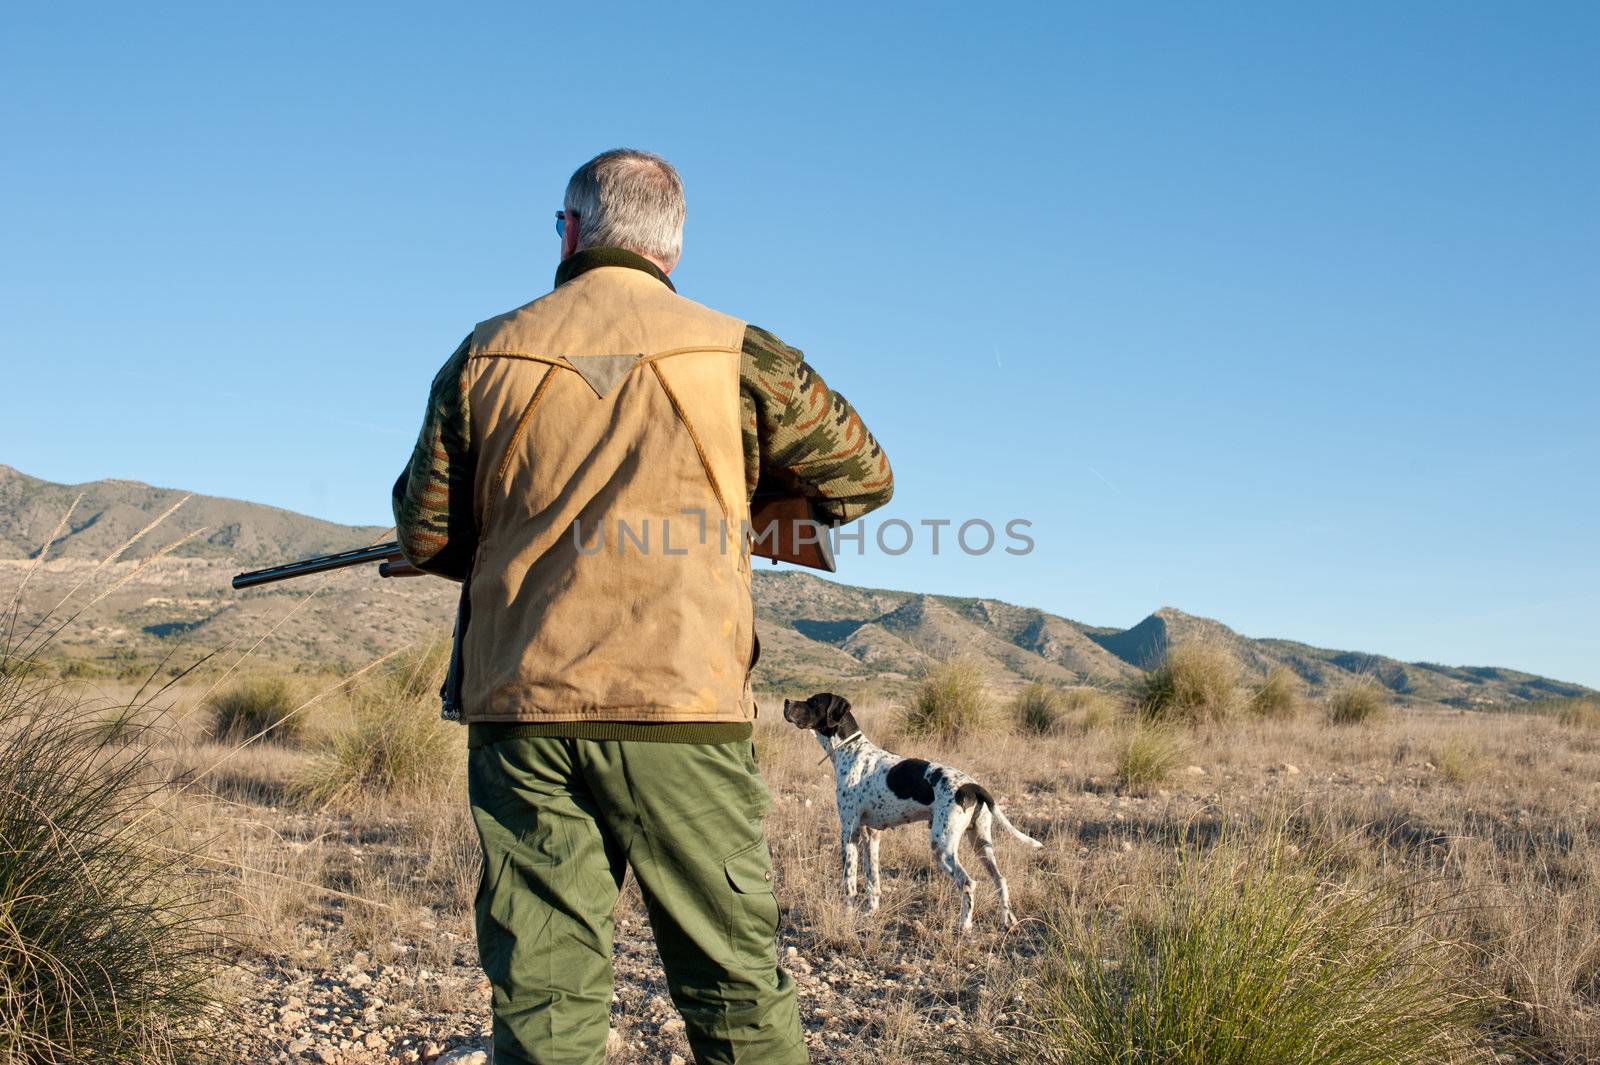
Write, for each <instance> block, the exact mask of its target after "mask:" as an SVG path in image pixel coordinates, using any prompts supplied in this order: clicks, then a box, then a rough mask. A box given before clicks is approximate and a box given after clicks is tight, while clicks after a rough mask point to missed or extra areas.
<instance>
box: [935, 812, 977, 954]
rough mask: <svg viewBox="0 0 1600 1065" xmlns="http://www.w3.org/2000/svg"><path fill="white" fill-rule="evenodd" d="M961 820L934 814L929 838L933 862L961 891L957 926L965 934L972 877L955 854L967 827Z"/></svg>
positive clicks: (969, 916)
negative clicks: (930, 839) (931, 845)
mask: <svg viewBox="0 0 1600 1065" xmlns="http://www.w3.org/2000/svg"><path fill="white" fill-rule="evenodd" d="M963 820H964V818H960V817H944V818H941V817H938V816H935V817H934V819H933V831H932V833H931V838H932V843H933V861H934V864H935V865H937V866H938V867H939V868H941V869H943V870H944V871H945V872H946V873H948V874H949V875H950V879H951V880H954V881H955V882H956V887H957V888H959V889H960V891H961V919H960V920H959V921H958V922H957V928H958V930H959V931H961V932H962V933H963V934H965V933H967V932H970V931H971V930H972V877H971V875H969V874H968V873H967V871H966V869H965V868H963V867H962V865H961V859H960V857H959V856H958V854H957V852H958V851H959V849H960V847H961V836H962V834H963V833H964V832H966V829H967V826H966V825H965V824H963V823H962V821H963Z"/></svg>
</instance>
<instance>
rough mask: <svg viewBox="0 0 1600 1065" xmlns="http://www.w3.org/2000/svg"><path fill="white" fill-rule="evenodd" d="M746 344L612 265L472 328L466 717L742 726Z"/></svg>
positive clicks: (750, 638)
mask: <svg viewBox="0 0 1600 1065" xmlns="http://www.w3.org/2000/svg"><path fill="white" fill-rule="evenodd" d="M743 337H744V323H743V322H741V321H738V320H737V319H734V318H730V317H728V316H726V315H723V314H719V313H717V312H716V311H713V310H710V309H709V308H706V307H702V306H700V305H699V304H697V303H694V302H692V301H690V300H687V299H684V298H683V297H681V296H679V295H677V294H676V293H674V292H673V291H672V290H671V289H669V288H668V287H667V286H666V285H664V284H662V283H661V282H660V281H659V280H657V279H656V278H654V277H652V276H651V275H649V274H647V273H645V272H644V271H642V270H636V269H631V268H628V267H622V266H603V267H598V268H595V269H591V270H588V271H586V272H585V273H583V274H580V275H579V276H578V277H576V278H574V279H572V280H571V281H568V282H567V283H565V284H563V285H561V286H560V287H558V288H557V289H556V290H555V291H554V292H552V293H550V294H549V295H548V296H545V297H543V298H541V299H538V300H535V301H534V302H533V303H530V304H528V305H527V306H525V307H521V308H518V309H517V310H514V311H511V312H510V313H508V314H504V315H501V316H500V317H498V318H492V319H490V320H489V321H487V322H484V323H482V324H481V325H479V326H478V327H477V329H476V330H475V331H474V333H473V338H472V347H471V351H470V354H469V357H468V362H467V367H466V374H465V378H464V387H465V388H466V390H467V395H468V400H469V404H470V407H469V409H470V410H471V413H472V425H471V431H472V434H473V441H474V443H475V445H476V447H477V452H478V460H477V483H476V485H475V486H474V502H475V505H476V507H477V511H478V513H477V518H478V526H479V547H478V555H477V559H476V562H475V564H474V566H473V573H472V577H471V582H472V583H471V587H470V596H471V621H470V623H469V625H468V627H467V632H466V637H465V642H464V647H463V655H464V658H463V665H464V678H463V689H462V704H463V718H464V720H466V721H469V722H473V721H477V722H488V721H640V722H657V721H679V722H681V721H692V722H711V721H747V720H750V719H751V718H752V717H753V716H754V713H755V703H754V700H753V699H752V697H751V693H750V684H749V672H750V667H751V665H752V664H753V663H752V658H753V655H754V639H755V637H754V617H753V609H752V604H751V599H750V564H749V557H748V555H747V553H746V550H745V544H744V540H743V537H742V530H743V529H744V525H745V522H746V521H747V517H748V506H747V503H746V499H745V487H744V485H745V479H744V448H743V438H742V435H741V428H740V403H739V367H740V358H741V354H740V351H741V345H742V343H743ZM575 530H576V532H575ZM725 530H726V531H725ZM578 534H581V541H580V537H579V535H578Z"/></svg>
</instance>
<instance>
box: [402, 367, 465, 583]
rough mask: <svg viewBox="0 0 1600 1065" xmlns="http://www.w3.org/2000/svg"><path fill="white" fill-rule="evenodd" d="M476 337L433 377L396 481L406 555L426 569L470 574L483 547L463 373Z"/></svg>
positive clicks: (454, 574)
mask: <svg viewBox="0 0 1600 1065" xmlns="http://www.w3.org/2000/svg"><path fill="white" fill-rule="evenodd" d="M471 340H472V338H471V337H470V336H469V337H468V338H467V339H466V340H463V341H462V342H461V346H460V347H459V348H457V349H456V351H455V354H454V355H451V356H450V359H449V361H447V362H446V363H445V364H444V366H443V368H442V369H440V370H439V373H438V374H437V375H436V376H435V377H434V379H433V385H432V387H431V388H430V389H429V390H428V409H427V412H426V414H425V415H424V417H423V420H422V432H421V434H420V435H418V437H417V445H416V447H415V448H413V449H412V451H411V461H410V462H409V463H407V464H406V468H405V472H403V473H401V474H400V479H399V480H398V481H396V482H395V484H394V528H395V536H396V537H397V538H398V539H399V541H400V550H401V552H402V553H403V554H404V555H405V556H406V560H407V561H408V562H410V563H411V564H412V565H413V566H416V567H417V568H418V569H420V570H425V571H426V572H428V573H437V574H439V575H440V576H444V577H451V578H454V579H456V580H462V579H464V578H465V577H466V576H467V574H468V571H469V570H470V569H471V567H472V556H473V553H474V551H475V550H476V549H477V521H476V519H475V518H474V516H473V509H472V483H473V464H474V460H475V455H474V452H473V450H472V428H471V423H470V421H469V411H468V409H467V397H466V392H465V389H464V384H463V381H462V374H463V371H464V370H465V368H466V363H467V349H468V347H469V346H470V343H471Z"/></svg>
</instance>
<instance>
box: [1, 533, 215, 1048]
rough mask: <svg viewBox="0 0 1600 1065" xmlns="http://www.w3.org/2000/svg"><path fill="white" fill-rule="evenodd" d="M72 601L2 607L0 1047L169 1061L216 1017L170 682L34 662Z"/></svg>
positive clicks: (207, 914)
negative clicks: (130, 680) (30, 610)
mask: <svg viewBox="0 0 1600 1065" xmlns="http://www.w3.org/2000/svg"><path fill="white" fill-rule="evenodd" d="M66 521H67V519H66V518H65V517H64V518H63V519H62V526H61V527H64V526H65V524H66ZM61 527H58V528H57V530H56V534H59V533H60V531H61ZM56 534H53V535H52V539H53V537H54V535H56ZM125 546H126V545H125ZM41 558H42V555H41ZM91 591H92V590H91ZM74 594H76V590H75V593H74ZM87 594H88V593H86V594H85V598H87ZM18 595H19V596H20V589H19V592H18ZM68 598H69V599H70V598H71V597H70V596H69V597H68ZM82 609H83V608H82V607H81V606H77V605H73V606H68V605H67V604H66V603H65V602H63V603H62V604H61V606H59V607H57V610H58V611H61V613H60V614H47V615H46V616H45V617H43V618H42V619H41V620H39V621H36V622H33V623H25V622H23V621H22V620H21V618H22V614H21V610H20V598H14V599H13V601H12V602H11V603H10V604H9V605H8V606H7V607H6V609H5V610H4V611H3V612H0V1061H5V1062H16V1063H18V1065H68V1063H76V1062H86V1061H95V1062H106V1063H108V1065H123V1063H126V1065H135V1063H137V1065H166V1063H172V1062H176V1061H179V1060H186V1059H188V1058H189V1056H190V1055H191V1054H193V1053H194V1052H196V1050H197V1048H198V1047H199V1046H201V1045H203V1043H204V1041H205V1039H206V1036H207V1034H208V1027H209V1022H210V1021H211V1020H212V1019H213V1017H214V1012H213V1010H212V1005H213V1000H212V998H211V994H212V990H213V988H212V986H211V979H212V976H213V973H212V971H211V970H212V965H213V963H214V959H215V956H216V952H215V948H216V945H217V931H218V925H217V924H216V921H215V917H216V913H215V911H214V910H213V908H212V901H213V900H212V899H211V897H210V896H209V894H208V890H207V889H208V887H209V884H208V882H207V880H206V879H204V878H203V877H202V875H201V874H200V872H199V869H198V867H197V863H198V862H199V861H200V860H201V856H200V855H199V854H198V853H196V852H195V851H194V850H192V849H191V848H190V847H188V846H187V845H186V844H185V841H184V840H183V838H182V837H181V835H179V834H178V833H177V832H176V831H174V826H173V820H172V817H171V814H172V808H171V803H172V799H173V793H172V789H171V787H170V782H169V779H168V777H167V775H166V772H165V769H166V767H165V765H164V760H163V757H162V755H161V753H160V751H161V748H162V747H163V746H164V745H165V743H166V742H167V740H168V738H169V737H170V736H171V735H172V730H171V722H170V718H169V717H168V715H167V712H166V711H167V708H168V706H169V704H170V699H169V698H168V694H169V693H167V692H166V691H165V690H163V689H162V688H161V687H160V686H159V685H158V684H154V683H153V681H151V682H147V686H145V687H141V688H140V689H138V690H137V691H135V692H134V693H133V694H132V695H130V696H128V697H127V698H123V699H116V698H111V699H106V698H101V697H98V696H96V695H95V693H93V692H90V691H88V690H86V689H85V688H84V687H82V686H81V685H79V684H77V683H75V682H73V681H71V680H61V679H56V674H55V672H54V671H53V670H49V669H45V668H43V667H42V663H43V662H44V655H45V653H46V652H47V651H48V650H49V648H50V646H51V641H52V640H53V639H54V638H55V636H56V635H57V634H59V633H60V632H61V631H62V629H63V628H65V627H66V626H68V625H70V624H72V623H73V622H74V621H75V620H76V618H77V617H78V615H79V613H80V612H81V610H82ZM180 672H181V671H180Z"/></svg>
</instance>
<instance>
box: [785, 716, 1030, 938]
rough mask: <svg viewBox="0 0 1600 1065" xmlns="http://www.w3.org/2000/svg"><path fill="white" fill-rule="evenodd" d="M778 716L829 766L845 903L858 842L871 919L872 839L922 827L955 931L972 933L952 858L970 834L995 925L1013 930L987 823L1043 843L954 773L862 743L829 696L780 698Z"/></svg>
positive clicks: (964, 888)
mask: <svg viewBox="0 0 1600 1065" xmlns="http://www.w3.org/2000/svg"><path fill="white" fill-rule="evenodd" d="M783 717H784V720H785V721H788V722H789V723H790V724H792V725H794V726H795V727H797V728H801V729H810V730H811V731H812V732H814V733H816V737H817V742H818V743H820V744H821V745H822V749H823V750H824V751H826V752H827V754H828V757H829V759H831V760H832V762H833V775H834V782H835V787H836V789H837V790H836V797H837V800H838V805H839V854H840V859H841V860H842V861H843V863H844V891H845V894H846V895H847V896H848V897H850V898H852V899H853V898H855V897H856V865H857V861H858V858H859V855H860V850H859V845H860V844H861V843H865V844H866V863H865V864H866V870H865V872H866V881H867V906H866V908H867V912H868V913H871V912H872V911H873V910H876V909H877V908H878V902H879V898H880V895H879V887H878V834H879V833H880V832H881V831H882V830H884V829H886V828H894V827H895V826H896V825H908V824H911V823H912V822H914V821H927V822H929V842H930V843H931V844H932V846H933V861H934V864H935V865H937V866H938V867H939V868H940V869H943V870H944V871H945V872H946V873H948V874H949V875H950V878H951V879H952V880H954V881H955V882H956V886H957V887H958V888H960V889H961V920H960V929H961V931H963V932H965V931H967V930H968V929H970V928H971V927H972V877H970V876H968V875H967V871H966V870H965V869H963V868H962V867H961V861H960V858H959V856H958V854H957V851H958V850H959V848H960V845H961V836H962V834H963V833H965V832H966V831H968V829H969V828H970V829H971V831H972V834H973V837H974V839H975V840H976V842H977V846H978V857H979V858H981V859H982V860H983V865H984V868H986V869H988V870H989V875H990V876H991V877H993V878H994V886H995V887H996V889H998V890H999V892H1000V920H1001V923H1002V924H1004V925H1005V927H1007V928H1010V927H1011V926H1012V925H1014V924H1016V922H1017V918H1016V915H1014V914H1013V913H1012V912H1011V894H1010V892H1009V891H1008V890H1007V888H1006V878H1005V877H1004V876H1002V875H1001V874H1000V865H999V863H998V862H996V861H995V858H994V837H993V836H992V835H991V827H992V822H996V821H998V822H999V823H1000V827H1001V828H1003V829H1005V830H1006V831H1007V832H1009V833H1011V834H1012V835H1013V836H1015V837H1017V838H1018V839H1019V840H1021V841H1022V842H1024V843H1027V844H1030V845H1031V846H1034V847H1042V846H1044V844H1042V843H1040V842H1039V841H1038V840H1036V839H1034V838H1032V837H1031V836H1027V835H1024V834H1023V833H1022V832H1020V831H1018V830H1017V828H1016V827H1014V826H1013V825H1012V824H1011V822H1010V821H1007V820H1006V815H1005V814H1003V813H1001V812H1000V808H999V807H998V806H997V805H995V801H994V797H993V796H991V795H990V794H989V793H988V791H986V790H985V789H984V787H983V785H981V784H979V783H978V782H977V781H975V780H973V779H972V778H971V777H969V776H967V774H965V773H963V772H961V771H960V770H959V769H951V768H950V767H949V766H942V765H938V764H937V763H933V762H927V761H924V760H923V759H921V758H901V757H900V756H899V755H896V754H890V753H889V752H888V751H885V750H884V749H883V748H881V747H878V746H875V745H874V744H872V743H870V742H868V740H867V738H866V736H864V735H862V733H861V729H860V727H859V726H858V725H857V724H856V719H855V717H854V716H853V715H852V714H851V713H850V702H849V700H847V699H845V698H844V697H843V696H839V695H834V694H833V693H832V692H821V693H819V694H817V695H813V696H812V697H811V698H809V699H806V700H804V701H803V702H796V701H793V700H790V699H785V700H784V701H783Z"/></svg>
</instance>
